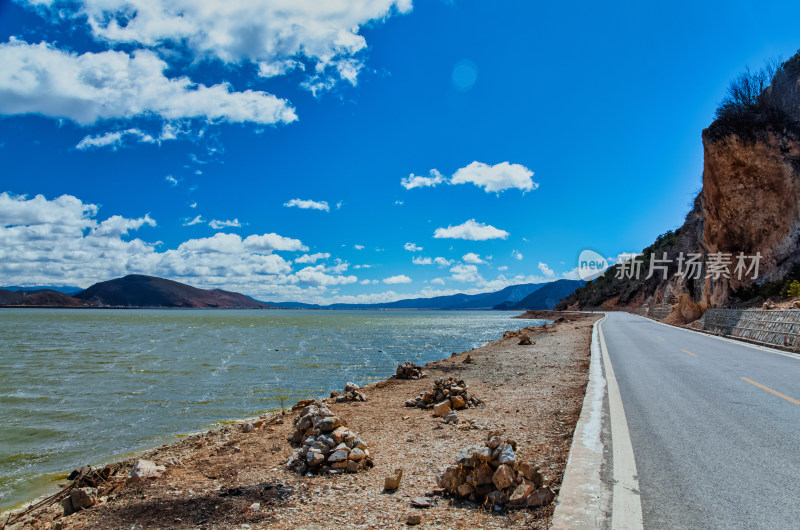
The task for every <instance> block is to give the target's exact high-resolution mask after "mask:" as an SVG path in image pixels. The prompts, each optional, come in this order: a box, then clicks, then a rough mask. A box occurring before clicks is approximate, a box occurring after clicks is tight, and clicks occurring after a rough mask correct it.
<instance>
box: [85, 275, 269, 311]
mask: <svg viewBox="0 0 800 530" xmlns="http://www.w3.org/2000/svg"><path fill="white" fill-rule="evenodd" d="M75 298H77V299H79V300H85V301H86V302H88V303H89V304H90V305H93V306H100V307H108V306H110V307H184V308H209V309H210V308H216V309H267V308H270V307H274V306H270V305H268V304H265V303H263V302H259V301H257V300H253V299H252V298H250V297H248V296H245V295H243V294H239V293H233V292H229V291H223V290H221V289H198V288H197V287H192V286H190V285H186V284H183V283H180V282H175V281H172V280H165V279H164V278H156V277H154V276H143V275H140V274H131V275H128V276H125V277H124V278H117V279H115V280H109V281H107V282H100V283H96V284H94V285H92V286H91V287H89V288H88V289H86V290H85V291H81V292H80V293H78V294H76V295H75Z"/></svg>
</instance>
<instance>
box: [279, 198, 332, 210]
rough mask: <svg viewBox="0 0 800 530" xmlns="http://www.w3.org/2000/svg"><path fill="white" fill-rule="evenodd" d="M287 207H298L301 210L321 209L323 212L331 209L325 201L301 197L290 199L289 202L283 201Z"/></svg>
mask: <svg viewBox="0 0 800 530" xmlns="http://www.w3.org/2000/svg"><path fill="white" fill-rule="evenodd" d="M283 205H284V206H286V207H287V208H292V207H295V208H300V209H301V210H321V211H323V212H329V211H331V208H330V206H328V203H327V202H325V201H309V200H303V199H292V200H291V201H289V202H285V203H283Z"/></svg>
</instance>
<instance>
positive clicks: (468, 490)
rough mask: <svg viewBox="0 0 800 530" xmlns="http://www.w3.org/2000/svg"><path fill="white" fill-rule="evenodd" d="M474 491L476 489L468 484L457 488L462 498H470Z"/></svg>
mask: <svg viewBox="0 0 800 530" xmlns="http://www.w3.org/2000/svg"><path fill="white" fill-rule="evenodd" d="M473 491H475V488H474V487H473V486H472V484H470V483H468V482H465V483H463V484H461V485H459V486H458V488H456V492H458V494H459V495H461V496H462V497H469V496H470V495H471V494H472V492H473Z"/></svg>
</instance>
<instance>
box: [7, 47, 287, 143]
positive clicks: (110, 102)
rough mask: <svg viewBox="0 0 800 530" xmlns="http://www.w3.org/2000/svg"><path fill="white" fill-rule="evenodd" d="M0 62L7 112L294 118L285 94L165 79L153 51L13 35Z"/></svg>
mask: <svg viewBox="0 0 800 530" xmlns="http://www.w3.org/2000/svg"><path fill="white" fill-rule="evenodd" d="M0 64H2V65H3V68H2V70H0V113H2V114H12V115H13V114H41V115H44V116H49V117H52V118H66V119H69V120H72V121H74V122H76V123H78V124H80V125H92V124H94V123H96V122H98V121H101V120H110V119H127V118H134V117H144V116H157V117H160V118H162V119H164V120H182V119H187V118H201V119H205V120H208V121H215V122H216V121H222V122H229V123H244V122H250V123H260V124H277V123H290V122H292V121H295V120H296V119H297V115H296V114H295V111H294V109H293V108H292V107H291V106H290V105H289V104H288V103H287V102H286V101H285V100H282V99H279V98H277V97H275V96H273V95H271V94H267V93H265V92H258V91H253V90H246V91H244V92H235V91H233V90H232V88H231V86H230V85H229V84H226V83H223V84H218V85H214V86H205V85H202V84H196V83H193V82H192V81H191V80H190V79H189V78H187V77H177V78H168V77H166V76H165V75H164V71H165V70H166V69H167V68H168V65H167V63H166V62H164V61H163V60H162V59H160V58H159V57H158V56H157V55H156V54H155V53H154V52H152V51H148V50H137V51H135V52H133V54H132V55H128V54H127V53H125V52H122V51H113V50H110V51H103V52H97V53H92V52H87V53H84V54H81V55H77V54H74V53H69V52H65V51H61V50H57V49H55V48H53V47H51V46H50V45H48V44H46V43H41V44H28V43H26V42H22V41H18V40H14V39H12V40H11V41H9V42H6V43H3V44H0ZM130 131H137V130H136V129H129V130H128V131H123V132H119V133H111V135H110V136H107V135H101V136H99V137H94V138H90V137H87V138H84V140H82V141H81V144H78V145H82V147H81V149H85V148H89V147H101V146H104V145H106V146H107V145H115V144H116V143H118V142H121V141H122V137H123V136H124V135H125V134H126V133H127V134H133V135H137V136H138V135H139V133H141V131H138V132H130ZM117 134H119V136H117ZM141 134H144V133H141Z"/></svg>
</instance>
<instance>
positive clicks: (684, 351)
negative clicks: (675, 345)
mask: <svg viewBox="0 0 800 530" xmlns="http://www.w3.org/2000/svg"><path fill="white" fill-rule="evenodd" d="M681 351H682V352H683V353H688V354H689V355H691V356H692V357H697V355H695V354H694V353H692V352H690V351H687V350H684V349H683V348H681Z"/></svg>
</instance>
